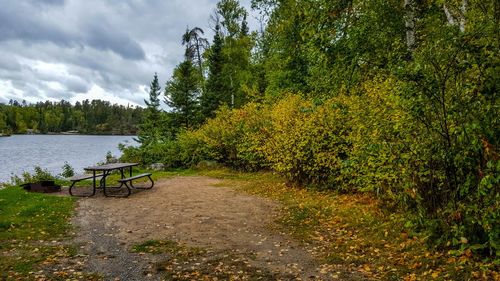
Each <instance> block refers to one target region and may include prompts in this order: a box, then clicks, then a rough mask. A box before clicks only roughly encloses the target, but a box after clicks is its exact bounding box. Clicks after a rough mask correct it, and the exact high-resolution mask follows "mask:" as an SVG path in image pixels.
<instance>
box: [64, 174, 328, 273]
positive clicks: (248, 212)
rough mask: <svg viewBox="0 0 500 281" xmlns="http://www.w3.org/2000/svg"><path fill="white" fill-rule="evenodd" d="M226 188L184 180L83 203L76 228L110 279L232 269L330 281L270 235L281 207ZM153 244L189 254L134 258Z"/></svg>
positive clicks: (97, 268) (93, 262) (94, 263)
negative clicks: (136, 250)
mask: <svg viewBox="0 0 500 281" xmlns="http://www.w3.org/2000/svg"><path fill="white" fill-rule="evenodd" d="M219 183H220V181H218V180H216V179H212V178H208V177H177V178H173V179H168V180H162V181H160V182H158V183H156V185H155V187H154V188H153V189H152V190H147V191H142V192H138V193H135V194H133V195H131V196H130V197H128V198H105V197H103V196H102V194H98V195H96V196H94V197H92V198H84V199H81V200H79V204H78V208H77V215H76V217H75V218H74V224H75V225H76V227H77V229H79V231H78V233H79V234H78V236H77V242H78V243H79V244H80V245H81V246H80V248H81V252H82V253H83V254H84V255H85V256H86V270H88V271H91V272H97V273H99V274H102V275H103V276H105V279H106V280H162V279H166V280H170V279H188V280H189V279H190V278H191V279H194V280H197V279H198V278H197V277H199V278H200V279H201V276H202V275H203V274H205V275H209V276H211V274H214V275H213V276H222V277H223V276H224V275H223V274H224V272H225V271H227V272H232V271H233V270H234V272H233V273H234V274H236V275H241V278H242V279H255V280H258V279H261V280H270V279H271V280H316V279H320V280H330V279H331V277H329V276H326V275H325V272H324V270H322V268H321V266H320V265H319V264H318V263H317V261H315V260H314V259H313V258H312V257H311V255H310V254H309V253H308V251H307V250H305V249H303V248H302V247H300V246H299V245H298V244H297V243H296V242H294V241H292V240H291V239H290V238H289V237H287V236H285V235H284V234H280V233H277V231H273V230H270V228H269V225H270V224H271V223H272V221H273V219H274V218H275V215H276V214H277V209H278V207H279V206H278V204H277V203H275V202H271V201H268V200H265V199H262V198H259V197H255V196H250V195H245V194H242V193H239V192H237V191H235V190H233V189H231V188H228V187H220V186H217V187H216V186H214V185H215V184H219ZM147 240H161V241H173V242H176V243H179V244H176V245H175V247H176V249H177V250H179V251H181V252H184V254H183V256H178V255H177V256H176V254H174V253H173V252H170V254H169V253H168V251H167V252H165V253H163V254H159V255H153V254H149V253H147V254H145V253H131V251H130V249H131V247H132V246H133V245H136V244H140V243H143V242H145V241H147ZM169 245H173V244H169ZM189 249H191V250H189ZM200 249H202V250H200ZM203 270H204V271H203ZM200 271H201V272H200ZM219 273H220V274H219ZM217 274H219V275H217ZM221 274H222V275H221ZM189 276H190V277H189ZM210 280H215V279H210ZM219 280H220V278H219Z"/></svg>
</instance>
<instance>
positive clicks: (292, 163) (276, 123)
mask: <svg viewBox="0 0 500 281" xmlns="http://www.w3.org/2000/svg"><path fill="white" fill-rule="evenodd" d="M342 110H343V109H342V107H341V106H340V105H339V104H338V103H336V102H334V101H333V100H329V101H326V102H324V103H323V104H320V105H315V104H313V102H312V101H310V100H305V99H303V98H301V97H300V96H298V95H289V96H287V97H286V98H284V99H282V100H280V101H279V102H278V103H276V104H275V105H274V106H273V107H272V109H271V110H270V114H269V116H270V120H271V124H270V126H269V127H268V128H267V130H268V131H266V140H265V143H264V146H263V147H262V151H263V152H264V155H265V157H266V160H267V161H268V162H269V163H270V165H271V167H272V168H273V169H274V170H276V171H278V172H280V173H281V174H283V175H285V176H286V177H287V178H288V179H289V180H291V181H292V182H295V183H298V184H316V185H322V186H329V187H332V186H336V185H337V184H338V183H339V182H340V181H341V179H340V177H341V172H340V169H341V167H342V165H343V161H344V160H346V157H347V154H348V149H349V144H348V142H347V139H346V136H347V133H348V132H347V129H346V127H345V125H344V124H345V122H346V115H345V114H344V113H343V112H342Z"/></svg>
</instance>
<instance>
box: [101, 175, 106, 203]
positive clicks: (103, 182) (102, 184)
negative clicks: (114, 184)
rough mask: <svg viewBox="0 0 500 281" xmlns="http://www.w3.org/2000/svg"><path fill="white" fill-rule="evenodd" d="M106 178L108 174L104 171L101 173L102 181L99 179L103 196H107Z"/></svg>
mask: <svg viewBox="0 0 500 281" xmlns="http://www.w3.org/2000/svg"><path fill="white" fill-rule="evenodd" d="M107 176H108V172H107V171H104V172H103V173H102V179H101V186H102V191H103V193H104V196H106V197H107V196H108V194H107V193H106V177H107Z"/></svg>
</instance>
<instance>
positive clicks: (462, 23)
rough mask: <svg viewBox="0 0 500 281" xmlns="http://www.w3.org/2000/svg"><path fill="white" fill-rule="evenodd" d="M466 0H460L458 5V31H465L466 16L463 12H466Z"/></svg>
mask: <svg viewBox="0 0 500 281" xmlns="http://www.w3.org/2000/svg"><path fill="white" fill-rule="evenodd" d="M467 4H468V3H467V0H462V6H461V7H460V26H459V28H460V31H461V32H465V24H466V18H465V14H466V13H467Z"/></svg>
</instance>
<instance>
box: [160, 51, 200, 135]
mask: <svg viewBox="0 0 500 281" xmlns="http://www.w3.org/2000/svg"><path fill="white" fill-rule="evenodd" d="M200 81H201V77H200V75H199V73H198V71H197V69H196V67H195V66H194V65H193V63H192V61H191V60H189V59H186V60H184V61H183V62H182V63H180V64H179V65H178V66H177V67H176V69H175V70H174V74H173V75H172V79H170V81H168V82H167V84H166V86H165V103H166V104H167V105H168V106H169V107H170V108H171V110H172V113H173V114H172V118H173V119H174V123H175V125H176V127H181V128H192V127H194V126H195V125H196V124H197V123H198V119H199V118H198V116H199V104H198V97H199V93H200Z"/></svg>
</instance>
